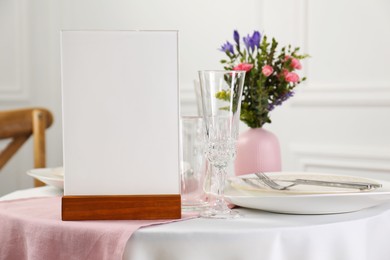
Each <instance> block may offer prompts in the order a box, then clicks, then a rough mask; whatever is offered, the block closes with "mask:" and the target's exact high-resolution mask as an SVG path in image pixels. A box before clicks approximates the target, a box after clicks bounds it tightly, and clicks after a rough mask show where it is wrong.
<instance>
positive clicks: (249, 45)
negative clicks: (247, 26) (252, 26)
mask: <svg viewBox="0 0 390 260" xmlns="http://www.w3.org/2000/svg"><path fill="white" fill-rule="evenodd" d="M242 39H243V40H244V43H245V46H246V49H247V50H248V51H249V50H252V51H254V49H255V47H260V39H261V35H260V33H259V32H258V31H254V32H253V35H252V36H250V35H249V34H248V35H247V36H246V37H243V38H242Z"/></svg>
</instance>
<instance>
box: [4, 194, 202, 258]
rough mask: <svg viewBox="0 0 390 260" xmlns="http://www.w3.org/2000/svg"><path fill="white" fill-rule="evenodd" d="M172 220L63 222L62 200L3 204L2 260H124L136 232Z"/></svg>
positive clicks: (40, 199)
mask: <svg viewBox="0 0 390 260" xmlns="http://www.w3.org/2000/svg"><path fill="white" fill-rule="evenodd" d="M191 217H194V216H190V215H187V216H183V217H182V219H181V220H183V219H188V218H191ZM173 221H178V220H120V221H118V220H115V221H62V220H61V197H44V198H30V199H19V200H11V201H2V202H0V260H13V259H15V260H23V259H28V260H42V259H44V260H50V259H55V260H62V259H64V260H72V259H75V260H76V259H77V260H80V259H83V260H87V259H91V260H99V259H102V260H104V259H110V260H112V259H122V255H123V252H124V250H125V246H126V243H127V241H128V240H129V238H130V236H131V235H132V233H133V232H135V231H136V230H137V229H139V228H140V227H145V226H150V225H155V224H162V223H169V222H173Z"/></svg>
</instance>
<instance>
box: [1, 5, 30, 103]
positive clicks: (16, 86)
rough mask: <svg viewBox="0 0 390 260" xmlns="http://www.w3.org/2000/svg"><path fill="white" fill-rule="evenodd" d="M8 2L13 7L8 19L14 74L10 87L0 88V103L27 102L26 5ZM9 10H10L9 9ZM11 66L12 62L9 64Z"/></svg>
mask: <svg viewBox="0 0 390 260" xmlns="http://www.w3.org/2000/svg"><path fill="white" fill-rule="evenodd" d="M8 1H10V3H11V5H14V6H11V7H14V8H13V10H7V11H13V13H12V15H11V16H12V18H10V20H12V21H10V24H12V25H13V26H12V30H11V31H13V32H14V38H13V39H11V40H12V41H13V46H15V57H14V58H15V60H14V64H15V66H14V68H13V72H14V74H15V80H14V82H13V84H12V85H2V86H0V101H2V102H7V103H8V102H9V103H11V102H20V101H28V99H29V89H28V80H27V78H28V75H27V73H26V72H27V71H28V58H27V57H28V53H27V51H28V47H27V46H28V41H27V37H26V35H28V34H27V31H26V30H27V24H28V18H27V17H28V16H27V6H26V5H27V3H25V1H23V0H18V1H13V0H8ZM10 9H11V8H10ZM9 63H10V64H12V62H9Z"/></svg>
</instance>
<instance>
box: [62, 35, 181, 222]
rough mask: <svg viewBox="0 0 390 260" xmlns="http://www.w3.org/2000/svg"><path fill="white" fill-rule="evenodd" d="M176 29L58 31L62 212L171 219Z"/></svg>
mask: <svg viewBox="0 0 390 260" xmlns="http://www.w3.org/2000/svg"><path fill="white" fill-rule="evenodd" d="M177 42H178V41H177V31H63V32H62V33H61V44H62V45H61V58H62V59H61V62H62V94H63V149H64V196H63V198H62V219H63V220H124V219H177V218H180V217H181V201H180V188H179V180H180V179H179V143H178V140H179V96H178V48H177Z"/></svg>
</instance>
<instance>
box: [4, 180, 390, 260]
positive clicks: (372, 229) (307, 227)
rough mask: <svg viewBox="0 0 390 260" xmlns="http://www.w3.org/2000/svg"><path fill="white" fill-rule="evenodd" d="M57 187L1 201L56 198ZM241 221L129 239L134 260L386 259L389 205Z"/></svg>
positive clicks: (185, 225) (248, 215)
mask: <svg viewBox="0 0 390 260" xmlns="http://www.w3.org/2000/svg"><path fill="white" fill-rule="evenodd" d="M60 194H61V192H60V191H59V190H57V189H55V188H53V187H48V186H46V187H41V188H34V189H28V190H21V191H17V192H14V193H11V194H8V195H6V196H4V197H2V198H0V200H5V199H16V198H23V197H35V196H55V195H60ZM239 211H240V212H241V213H242V214H243V215H244V217H243V218H241V219H232V220H210V219H201V218H198V219H191V220H186V221H181V222H175V223H170V224H164V225H157V226H152V227H147V228H142V229H140V230H138V231H137V232H135V233H134V234H133V236H132V237H131V238H130V240H129V242H128V244H127V247H126V252H125V255H124V259H132V260H176V259H178V260H183V259H185V260H252V259H253V260H254V259H256V260H258V259H266V260H344V259H345V260H388V259H390V246H389V241H390V203H387V204H383V205H381V206H378V207H374V208H370V209H366V210H362V211H358V212H354V213H346V214H334V215H285V214H275V213H268V212H263V211H256V210H249V209H243V208H241V209H239Z"/></svg>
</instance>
